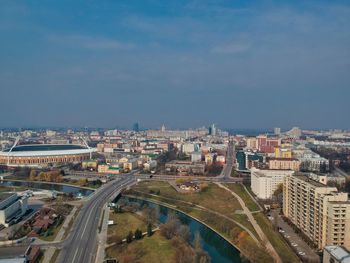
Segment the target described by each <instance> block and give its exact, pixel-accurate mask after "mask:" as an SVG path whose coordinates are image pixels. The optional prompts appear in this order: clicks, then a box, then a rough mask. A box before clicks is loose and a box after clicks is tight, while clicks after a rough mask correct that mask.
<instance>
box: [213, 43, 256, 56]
mask: <svg viewBox="0 0 350 263" xmlns="http://www.w3.org/2000/svg"><path fill="white" fill-rule="evenodd" d="M250 48H251V44H250V43H230V44H225V45H221V46H216V47H214V48H213V49H212V52H213V53H221V54H237V53H243V52H246V51H248V50H249V49H250Z"/></svg>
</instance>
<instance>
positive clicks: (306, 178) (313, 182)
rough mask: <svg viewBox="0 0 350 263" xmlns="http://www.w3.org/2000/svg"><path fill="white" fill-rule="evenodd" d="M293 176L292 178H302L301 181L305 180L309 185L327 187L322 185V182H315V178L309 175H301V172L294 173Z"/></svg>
mask: <svg viewBox="0 0 350 263" xmlns="http://www.w3.org/2000/svg"><path fill="white" fill-rule="evenodd" d="M293 177H294V178H297V179H300V180H302V181H304V182H307V183H309V184H311V185H313V186H316V187H329V186H327V185H324V184H322V183H320V182H317V181H315V180H312V179H311V178H310V177H308V176H306V175H303V174H301V173H297V174H295V175H294V176H293Z"/></svg>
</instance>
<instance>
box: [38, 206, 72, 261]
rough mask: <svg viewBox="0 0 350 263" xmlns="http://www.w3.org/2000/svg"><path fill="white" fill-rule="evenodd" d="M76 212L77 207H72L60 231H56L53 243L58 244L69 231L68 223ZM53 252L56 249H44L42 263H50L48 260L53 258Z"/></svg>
mask: <svg viewBox="0 0 350 263" xmlns="http://www.w3.org/2000/svg"><path fill="white" fill-rule="evenodd" d="M76 211H77V207H76V206H74V207H73V209H72V211H71V212H70V213H69V215H68V216H67V217H66V220H64V222H63V225H62V227H61V229H60V231H58V233H57V235H56V237H55V239H54V241H53V242H59V241H61V240H62V238H63V236H64V233H65V232H66V231H68V230H69V229H68V227H69V223H70V221H71V220H72V218H73V216H74V215H75V212H76ZM55 250H56V248H54V247H49V248H48V249H46V251H45V253H44V260H43V261H42V263H50V260H51V258H52V256H53V254H54V253H55Z"/></svg>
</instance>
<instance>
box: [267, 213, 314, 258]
mask: <svg viewBox="0 0 350 263" xmlns="http://www.w3.org/2000/svg"><path fill="white" fill-rule="evenodd" d="M275 213H277V214H278V211H272V212H271V217H269V219H270V220H275V219H277V222H275V223H276V224H277V227H278V228H279V229H280V230H279V232H280V233H281V235H282V236H283V237H284V239H285V240H286V241H287V242H288V243H289V244H290V246H291V247H292V248H293V250H294V251H295V252H296V254H297V255H298V256H299V257H300V259H301V260H302V261H303V262H310V263H311V262H312V263H313V262H315V263H317V262H320V257H319V256H318V254H317V253H316V252H315V251H314V250H313V249H312V248H311V247H310V246H309V245H308V244H307V243H306V242H305V241H304V240H303V239H302V238H301V237H300V236H299V235H297V234H296V233H295V232H294V230H293V228H292V227H291V226H290V225H288V224H287V223H286V222H284V221H283V219H282V218H281V216H279V215H278V216H275Z"/></svg>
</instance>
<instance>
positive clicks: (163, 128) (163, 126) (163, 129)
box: [162, 124, 165, 132]
mask: <svg viewBox="0 0 350 263" xmlns="http://www.w3.org/2000/svg"><path fill="white" fill-rule="evenodd" d="M164 131H165V125H164V124H163V125H162V132H164Z"/></svg>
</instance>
